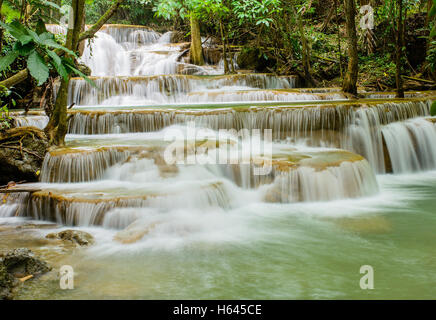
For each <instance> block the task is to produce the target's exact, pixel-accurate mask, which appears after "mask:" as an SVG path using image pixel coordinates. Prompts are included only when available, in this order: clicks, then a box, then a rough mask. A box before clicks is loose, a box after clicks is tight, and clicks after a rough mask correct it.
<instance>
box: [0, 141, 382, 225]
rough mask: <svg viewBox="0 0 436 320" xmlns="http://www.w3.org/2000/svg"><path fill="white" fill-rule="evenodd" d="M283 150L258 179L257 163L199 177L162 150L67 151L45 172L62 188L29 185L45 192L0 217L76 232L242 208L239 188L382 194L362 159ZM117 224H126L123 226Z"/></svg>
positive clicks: (301, 197) (275, 195)
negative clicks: (171, 213)
mask: <svg viewBox="0 0 436 320" xmlns="http://www.w3.org/2000/svg"><path fill="white" fill-rule="evenodd" d="M278 148H279V151H280V153H277V154H275V155H274V156H273V159H272V162H271V165H272V168H271V171H270V172H269V173H268V174H265V175H260V176H258V175H255V174H254V172H253V170H254V167H255V165H254V163H258V162H259V158H258V157H257V156H255V157H254V158H253V159H252V161H251V162H250V163H251V164H241V165H231V166H222V165H211V166H205V167H203V168H202V169H201V170H198V168H197V169H196V165H194V166H189V165H168V164H165V162H164V160H163V156H162V152H163V150H161V149H156V148H151V149H150V148H148V149H147V148H140V147H133V148H131V149H130V150H129V154H125V153H122V152H125V151H126V149H125V147H124V148H122V147H120V150H117V148H115V147H114V148H112V149H110V148H103V149H102V148H95V149H94V150H93V151H91V150H77V149H72V150H68V151H67V150H64V149H62V150H58V151H55V152H52V153H51V154H49V155H48V156H47V158H46V161H45V162H44V167H43V170H42V171H43V172H42V177H43V180H52V181H55V182H57V183H55V184H45V183H41V184H34V185H29V188H40V189H41V191H36V192H33V193H30V194H29V195H27V196H23V195H20V197H17V198H16V199H15V201H16V202H17V203H19V205H17V206H16V207H11V206H10V205H9V204H8V207H3V208H2V207H0V208H2V209H0V210H1V211H0V212H2V213H3V215H18V216H30V217H33V218H36V219H43V220H50V221H56V222H58V223H62V224H68V225H81V226H86V225H102V224H104V221H106V224H107V223H109V222H108V221H112V222H111V223H110V224H111V227H116V228H121V227H125V226H126V219H127V220H129V223H130V222H133V221H134V220H135V219H136V218H138V217H136V216H135V217H131V216H127V217H125V218H122V216H120V215H122V213H123V212H125V211H123V210H120V209H122V208H154V209H159V210H163V211H165V210H171V209H172V208H191V207H192V208H207V207H211V206H212V207H219V208H222V209H227V208H229V207H232V206H233V205H234V203H236V202H237V201H238V199H237V198H236V197H235V195H234V193H235V191H236V190H237V189H238V187H237V186H236V185H239V187H242V188H244V189H249V190H252V191H251V192H252V193H253V196H254V197H255V198H258V199H260V200H263V201H267V202H279V203H291V202H301V201H327V200H335V199H343V198H355V197H362V196H369V195H372V194H374V193H376V192H377V190H378V187H377V183H376V180H375V176H374V173H373V171H372V169H371V168H370V166H369V164H368V162H367V161H366V160H365V159H364V158H362V157H361V156H359V155H355V154H352V153H350V152H346V151H341V150H335V151H332V150H325V151H314V150H307V151H304V150H303V151H298V150H295V149H292V148H291V149H289V148H286V147H283V146H282V145H279V146H278ZM117 152H118V153H121V156H119V154H118V153H117ZM61 154H64V159H62V158H60V155H61ZM117 157H118V158H117ZM109 159H111V161H113V164H112V165H111V166H110V165H108V163H109V161H110V160H109ZM90 160H92V161H90ZM263 165H264V164H263ZM193 170H194V171H193ZM72 172H74V176H73V175H72V174H71V173H72ZM90 172H92V176H90ZM94 172H95V173H94ZM194 172H195V173H194ZM71 182H76V183H71ZM84 182H86V183H84ZM187 186H189V188H188V187H187ZM332 186H334V187H332ZM106 215H109V217H110V218H107V217H106ZM108 219H109V220H108ZM132 219H133V220H132ZM114 220H115V221H123V222H122V223H120V224H116V223H114V222H113V221H114ZM130 220H132V221H130Z"/></svg>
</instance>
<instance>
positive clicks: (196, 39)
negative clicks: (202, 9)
mask: <svg viewBox="0 0 436 320" xmlns="http://www.w3.org/2000/svg"><path fill="white" fill-rule="evenodd" d="M190 22H191V53H190V61H191V63H192V64H196V65H199V66H202V65H204V57H203V47H202V46H201V33H200V23H199V21H198V19H197V17H196V16H195V14H194V12H191V16H190Z"/></svg>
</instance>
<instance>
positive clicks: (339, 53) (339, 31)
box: [335, 0, 344, 79]
mask: <svg viewBox="0 0 436 320" xmlns="http://www.w3.org/2000/svg"><path fill="white" fill-rule="evenodd" d="M338 7H339V4H338V0H335V12H336V24H337V30H336V32H337V34H338V60H339V71H340V73H341V79H342V77H343V76H344V73H343V71H342V49H341V28H340V23H339V17H338Z"/></svg>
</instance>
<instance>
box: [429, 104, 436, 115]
mask: <svg viewBox="0 0 436 320" xmlns="http://www.w3.org/2000/svg"><path fill="white" fill-rule="evenodd" d="M430 115H431V116H432V117H434V116H436V101H433V104H432V105H431V108H430Z"/></svg>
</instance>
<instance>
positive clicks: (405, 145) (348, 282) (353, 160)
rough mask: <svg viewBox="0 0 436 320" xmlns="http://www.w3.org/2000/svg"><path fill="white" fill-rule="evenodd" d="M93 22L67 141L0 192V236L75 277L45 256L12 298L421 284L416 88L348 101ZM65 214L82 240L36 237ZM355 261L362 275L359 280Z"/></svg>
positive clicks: (73, 88)
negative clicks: (367, 270)
mask: <svg viewBox="0 0 436 320" xmlns="http://www.w3.org/2000/svg"><path fill="white" fill-rule="evenodd" d="M51 29H52V30H53V31H57V32H58V33H61V32H62V30H58V29H56V28H55V27H54V26H52V27H51ZM97 35H98V37H97V39H96V40H94V41H93V43H92V44H90V45H89V46H87V47H86V49H85V52H84V54H83V56H82V61H83V62H85V63H86V64H87V65H88V66H89V67H90V68H91V70H92V79H94V81H95V83H96V87H92V86H90V85H89V84H88V83H87V82H85V81H84V80H83V79H78V78H77V79H73V80H72V81H71V85H70V90H69V104H71V103H75V104H76V105H75V107H74V108H73V109H72V110H71V111H70V119H69V134H68V135H67V138H66V140H67V144H66V146H65V147H64V148H59V149H56V150H52V151H50V152H49V153H48V154H47V156H46V158H45V159H44V163H43V166H42V169H41V175H40V182H39V183H33V184H26V185H24V186H21V187H20V188H30V189H38V190H39V191H36V192H33V193H28V192H20V193H15V194H9V195H3V196H2V198H3V201H2V204H1V205H0V239H2V241H0V249H6V248H10V247H16V246H27V247H30V248H31V249H32V250H35V251H36V252H37V253H38V254H40V255H42V256H43V257H44V258H46V259H47V260H48V261H49V262H50V263H52V264H53V265H54V266H55V267H56V268H59V267H60V266H62V265H71V266H73V268H74V270H75V289H74V290H71V291H63V290H60V289H59V280H58V278H57V275H56V274H55V273H50V274H48V275H46V276H44V277H43V278H42V279H41V280H40V281H30V282H28V283H27V284H26V286H25V287H24V288H23V289H22V290H21V291H20V293H19V296H18V298H21V299H28V298H37V299H46V298H49V299H53V298H54V299H56V298H62V299H70V298H71V299H94V298H144V299H171V298H180V299H214V298H215V299H221V298H229V299H232V298H233V299H256V298H258V299H263V298H275V299H302V298H306V299H323V298H338V299H343V298H347V299H349V298H356V299H367V298H374V299H379V298H434V296H435V294H436V289H434V284H433V283H434V279H435V276H436V271H435V270H436V258H435V257H436V256H435V254H434V245H433V244H434V241H436V238H435V233H434V230H435V227H436V212H435V210H434V208H435V206H436V200H435V198H434V197H433V194H434V190H435V188H436V171H435V170H436V143H434V142H435V141H436V127H435V124H434V120H433V119H432V118H430V117H429V109H430V105H431V102H432V101H433V96H434V94H433V93H432V92H430V93H408V95H407V99H403V100H395V99H393V98H392V97H391V96H390V94H385V93H362V94H363V95H365V96H366V98H365V99H361V100H347V99H346V97H345V96H343V95H342V94H341V93H340V92H339V91H338V90H337V89H335V88H324V89H299V88H297V87H298V81H297V79H296V78H295V77H292V76H287V77H277V76H273V75H269V74H254V73H238V74H234V75H222V73H223V71H222V69H221V68H220V64H219V65H218V66H213V65H207V66H204V67H197V66H192V65H190V64H189V63H188V62H187V60H186V58H185V57H182V56H181V52H183V50H184V48H185V47H186V45H185V44H174V43H171V33H165V34H163V35H161V34H159V33H157V32H154V31H153V30H150V29H148V28H145V27H133V26H117V25H112V26H111V25H108V26H105V27H104V28H103V30H102V31H100V32H98V33H97ZM16 123H17V125H20V126H25V125H34V126H37V127H41V128H42V127H44V126H45V125H46V123H47V118H46V117H45V116H43V115H40V114H38V113H34V114H32V115H29V116H27V117H23V116H18V117H17V120H16ZM223 129H226V131H225V132H224V131H223ZM256 129H259V130H260V131H259V135H250V133H253V132H254V131H253V130H256ZM265 130H266V131H265ZM268 130H269V131H268ZM168 137H172V138H175V140H174V139H168ZM256 143H257V144H256ZM174 145H176V146H177V148H175V149H170V148H171V147H172V146H174ZM255 146H258V147H259V148H256V147H255ZM168 150H172V151H174V152H175V155H176V156H178V157H177V158H176V159H174V160H175V162H169V161H168V155H174V154H173V152H172V151H171V152H170V153H168ZM178 151H180V154H178V153H177V152H178ZM223 155H224V158H225V159H227V160H229V161H228V162H225V163H221V164H217V160H218V159H221V158H220V157H221V156H223ZM268 156H269V158H268ZM268 159H270V160H268ZM241 160H242V161H241ZM266 164H269V166H266ZM265 169H268V170H266V171H265V172H264V171H262V170H265ZM259 170H261V172H262V173H261V174H259ZM53 223H55V224H56V225H53ZM35 224H37V225H36V226H35ZM17 226H18V227H17ZM71 228H77V229H79V230H83V231H87V232H89V233H91V234H92V235H93V236H94V238H95V244H94V245H92V246H90V247H89V248H81V249H73V248H70V247H68V246H66V245H64V244H60V243H58V242H53V241H52V240H47V239H45V238H44V237H45V235H46V234H48V233H51V232H54V231H56V232H57V231H60V230H63V229H71ZM362 265H371V266H373V268H374V272H375V289H374V290H361V289H360V286H359V280H360V277H361V276H362V275H361V274H360V273H359V270H360V267H361V266H362Z"/></svg>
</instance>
